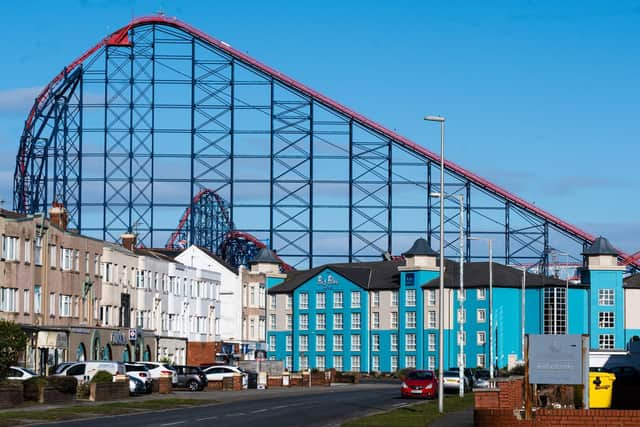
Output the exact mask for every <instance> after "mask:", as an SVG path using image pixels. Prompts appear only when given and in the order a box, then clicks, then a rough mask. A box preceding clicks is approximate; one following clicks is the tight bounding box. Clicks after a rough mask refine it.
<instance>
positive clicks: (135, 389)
mask: <svg viewBox="0 0 640 427" xmlns="http://www.w3.org/2000/svg"><path fill="white" fill-rule="evenodd" d="M146 392H147V390H146V387H145V383H144V381H142V380H141V379H140V378H136V377H132V376H129V394H132V395H134V394H143V393H146Z"/></svg>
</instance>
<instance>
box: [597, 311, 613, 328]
mask: <svg viewBox="0 0 640 427" xmlns="http://www.w3.org/2000/svg"><path fill="white" fill-rule="evenodd" d="M615 327H616V314H615V312H613V311H600V312H598V328H601V329H611V328H615Z"/></svg>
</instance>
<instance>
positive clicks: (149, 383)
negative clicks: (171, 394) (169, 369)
mask: <svg viewBox="0 0 640 427" xmlns="http://www.w3.org/2000/svg"><path fill="white" fill-rule="evenodd" d="M124 368H125V369H126V371H127V376H129V377H136V378H138V379H139V380H141V381H142V382H144V388H145V391H146V392H147V393H151V392H152V391H153V380H152V379H151V374H150V373H149V368H147V367H146V366H145V365H142V364H138V363H125V364H124Z"/></svg>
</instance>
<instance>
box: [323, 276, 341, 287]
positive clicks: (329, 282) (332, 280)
mask: <svg viewBox="0 0 640 427" xmlns="http://www.w3.org/2000/svg"><path fill="white" fill-rule="evenodd" d="M337 284H338V280H337V279H336V278H335V277H333V275H332V274H327V276H326V277H325V276H323V275H319V276H318V285H321V286H328V285H337Z"/></svg>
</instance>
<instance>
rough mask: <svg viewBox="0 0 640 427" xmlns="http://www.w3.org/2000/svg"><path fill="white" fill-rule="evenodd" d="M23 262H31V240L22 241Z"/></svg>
mask: <svg viewBox="0 0 640 427" xmlns="http://www.w3.org/2000/svg"><path fill="white" fill-rule="evenodd" d="M24 262H26V263H31V240H25V241H24Z"/></svg>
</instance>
